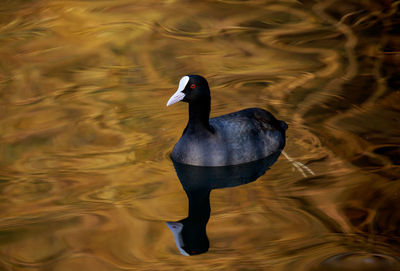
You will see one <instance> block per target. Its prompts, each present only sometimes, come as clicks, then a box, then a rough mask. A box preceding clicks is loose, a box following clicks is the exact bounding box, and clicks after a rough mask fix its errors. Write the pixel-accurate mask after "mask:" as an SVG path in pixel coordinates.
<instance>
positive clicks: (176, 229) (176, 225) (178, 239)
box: [166, 222, 190, 256]
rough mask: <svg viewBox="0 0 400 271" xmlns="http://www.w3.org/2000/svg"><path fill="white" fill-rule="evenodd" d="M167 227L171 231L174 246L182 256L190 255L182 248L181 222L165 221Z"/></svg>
mask: <svg viewBox="0 0 400 271" xmlns="http://www.w3.org/2000/svg"><path fill="white" fill-rule="evenodd" d="M166 224H167V226H168V228H169V229H170V230H171V231H172V234H173V235H174V239H175V244H176V247H177V248H178V249H179V252H180V253H181V254H182V255H184V256H190V255H189V254H188V253H187V252H186V251H185V250H184V249H183V246H184V244H183V240H182V229H183V224H182V223H180V222H166Z"/></svg>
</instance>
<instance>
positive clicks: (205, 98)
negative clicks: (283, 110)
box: [167, 75, 287, 166]
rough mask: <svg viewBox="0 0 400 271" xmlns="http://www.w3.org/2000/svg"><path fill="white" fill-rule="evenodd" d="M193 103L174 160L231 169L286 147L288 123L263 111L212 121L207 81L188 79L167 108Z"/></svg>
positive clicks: (197, 77)
mask: <svg viewBox="0 0 400 271" xmlns="http://www.w3.org/2000/svg"><path fill="white" fill-rule="evenodd" d="M179 101H184V102H187V103H189V121H188V124H187V126H186V128H185V130H184V131H183V134H182V137H181V138H180V139H179V141H178V143H176V145H175V147H174V149H173V151H172V153H171V159H172V160H173V161H174V162H178V163H183V164H189V165H196V166H227V165H238V164H243V163H248V162H252V161H256V160H259V159H262V158H265V157H267V156H269V155H271V154H272V153H275V152H277V151H281V150H282V149H283V147H284V146H285V130H286V129H287V125H286V123H285V122H283V121H280V120H277V119H276V118H275V117H274V116H273V115H272V114H271V113H270V112H268V111H266V110H264V109H261V108H247V109H244V110H241V111H237V112H233V113H230V114H226V115H222V116H219V117H215V118H212V119H210V109H211V97H210V89H209V87H208V83H207V80H206V79H204V78H203V77H202V76H200V75H187V76H184V77H182V79H181V80H180V82H179V87H178V90H177V91H176V92H175V94H174V95H172V97H171V98H170V99H169V101H168V103H167V106H169V105H172V104H174V103H176V102H179Z"/></svg>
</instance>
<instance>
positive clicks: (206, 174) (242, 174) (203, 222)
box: [167, 152, 280, 256]
mask: <svg viewBox="0 0 400 271" xmlns="http://www.w3.org/2000/svg"><path fill="white" fill-rule="evenodd" d="M279 155H280V152H276V153H274V154H272V155H270V156H268V157H266V158H264V159H261V160H258V161H254V162H250V163H245V164H241V165H235V166H224V167H202V166H191V165H186V164H181V163H176V162H174V167H175V170H176V173H177V175H178V178H179V180H180V182H181V184H182V187H183V189H184V190H185V192H186V195H187V197H188V201H189V214H188V216H187V217H186V218H184V219H182V220H179V221H176V222H167V226H168V227H169V229H170V230H171V231H172V233H173V235H174V239H175V243H176V246H177V247H178V249H179V251H180V252H181V254H182V255H185V256H190V255H196V254H201V253H204V252H207V251H208V248H209V246H210V244H209V240H208V237H207V232H206V226H207V222H208V220H209V218H210V212H211V207H210V193H211V190H213V189H218V188H229V187H235V186H239V185H243V184H247V183H250V182H253V181H255V180H256V179H257V178H258V177H260V176H262V175H263V174H264V173H265V172H266V171H267V170H268V169H269V167H270V166H271V165H272V164H274V163H275V162H276V161H277V160H278V157H279Z"/></svg>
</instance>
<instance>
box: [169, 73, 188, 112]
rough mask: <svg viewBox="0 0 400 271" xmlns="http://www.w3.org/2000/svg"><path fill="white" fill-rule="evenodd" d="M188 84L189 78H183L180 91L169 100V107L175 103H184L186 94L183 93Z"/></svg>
mask: <svg viewBox="0 0 400 271" xmlns="http://www.w3.org/2000/svg"><path fill="white" fill-rule="evenodd" d="M188 82H189V76H184V77H182V78H181V80H180V81H179V86H178V90H177V91H176V92H175V93H174V95H172V97H171V98H169V100H168V102H167V106H170V105H173V104H174V103H177V102H179V101H182V100H183V98H185V93H183V92H182V91H183V90H184V89H185V87H186V85H187V83H188Z"/></svg>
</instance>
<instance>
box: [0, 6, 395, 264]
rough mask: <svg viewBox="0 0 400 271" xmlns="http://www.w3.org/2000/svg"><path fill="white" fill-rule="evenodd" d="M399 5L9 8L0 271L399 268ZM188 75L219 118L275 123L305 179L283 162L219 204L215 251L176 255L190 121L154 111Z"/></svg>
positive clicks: (3, 50) (0, 145)
mask: <svg viewBox="0 0 400 271" xmlns="http://www.w3.org/2000/svg"><path fill="white" fill-rule="evenodd" d="M399 5H400V4H399V1H391V0H386V1H384V0H382V1H373V0H362V1H358V0H351V1H347V0H346V1H345V0H326V1H312V0H301V1H296V0H280V1H268V0H266V1H261V0H260V1H258V0H253V1H234V0H231V1H230V0H224V1H223V0H221V1H183V0H182V1H173V0H165V1H150V0H149V1H139V0H137V1H133V0H119V1H112V0H104V1H89V0H86V1H73V0H30V1H23V0H3V1H2V2H1V4H0V129H1V130H0V131H1V132H0V191H1V194H0V197H1V201H0V208H1V213H0V270H24V271H33V270H96V271H102V270H363V269H362V268H361V269H360V268H359V269H345V268H347V267H346V265H347V266H350V267H348V268H351V267H353V266H356V264H357V262H358V263H359V262H360V260H357V259H358V258H361V259H364V261H365V262H368V261H369V262H370V263H371V262H373V264H377V265H379V261H381V262H382V263H381V265H385V264H386V265H388V266H392V267H393V270H397V269H396V265H397V266H398V264H397V263H396V261H397V260H398V259H396V257H399V256H400V252H399V251H400V212H399V206H400V151H399V148H400V139H399V135H400V91H399V78H398V77H396V74H397V75H398V74H399V71H400V70H399V62H400V56H399V47H400V46H399V44H400V34H399V27H400V26H399V25H398V24H397V25H396V23H398V22H399V13H400V12H399V11H398V8H399ZM193 73H197V74H201V75H203V76H205V77H206V78H207V79H208V80H209V83H210V86H211V90H212V98H213V100H212V115H214V116H216V115H220V114H224V113H228V112H232V111H236V110H239V109H242V108H245V107H253V106H257V107H263V108H265V109H268V110H269V111H271V112H272V113H274V114H275V115H276V116H277V117H278V118H279V119H282V120H284V121H286V122H287V123H288V124H289V130H288V132H287V145H286V148H285V151H286V152H287V153H288V155H289V156H290V157H292V158H293V159H294V160H295V161H298V162H301V163H303V164H305V165H306V166H308V167H309V168H310V169H311V170H312V171H313V172H314V173H315V175H311V174H310V173H309V172H308V171H304V173H306V175H307V176H306V177H304V176H303V174H302V173H301V172H300V171H299V170H298V169H297V168H296V167H295V166H294V164H293V162H290V161H289V160H287V159H286V158H285V157H283V156H281V157H280V158H279V160H278V161H277V162H276V163H275V164H274V165H273V166H272V168H271V169H270V170H269V171H268V172H267V173H266V174H265V175H264V176H262V177H261V178H259V179H258V180H257V181H255V182H252V183H249V184H246V185H242V186H238V187H235V188H229V189H220V190H214V191H213V192H212V194H211V208H212V212H211V217H210V221H209V223H208V227H207V232H208V237H209V239H210V250H209V251H208V252H207V253H205V254H202V255H199V256H193V257H184V256H182V255H180V254H179V251H178V249H177V248H176V246H175V243H174V239H173V236H172V234H171V232H170V231H169V229H168V228H167V226H166V225H165V222H166V221H176V220H179V219H182V218H184V217H185V216H186V215H187V199H186V196H185V193H184V191H183V188H182V186H181V185H180V183H179V180H178V178H177V176H176V174H175V171H174V167H173V165H172V163H171V161H170V160H169V157H168V154H169V152H170V151H171V149H172V147H173V145H174V144H175V142H176V141H177V140H178V139H179V137H180V135H181V133H182V130H183V129H184V127H185V124H186V120H187V107H186V106H187V105H186V104H183V103H180V104H177V105H174V106H172V107H168V108H166V107H165V104H166V102H167V100H168V98H169V97H170V95H172V93H173V92H174V91H175V90H176V87H177V84H178V81H179V79H180V78H181V77H182V76H183V75H185V74H193ZM343 255H353V256H352V257H350V258H351V259H350V260H346V259H343ZM374 255H375V256H374ZM357 257H358V258H357ZM374 259H375V262H374ZM376 259H379V260H378V263H376V262H377V260H376ZM385 259H386V260H385ZM361 261H362V260H361ZM335 264H336V265H338V264H339V266H341V267H340V268H341V269H335V268H336V267H335ZM373 264H372V265H373ZM372 265H371V266H372ZM371 268H372V267H371ZM397 268H398V267H397ZM381 269H382V268H381ZM365 270H367V269H365ZM368 270H380V269H368ZM382 270H390V269H389V267H388V268H385V269H382Z"/></svg>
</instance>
